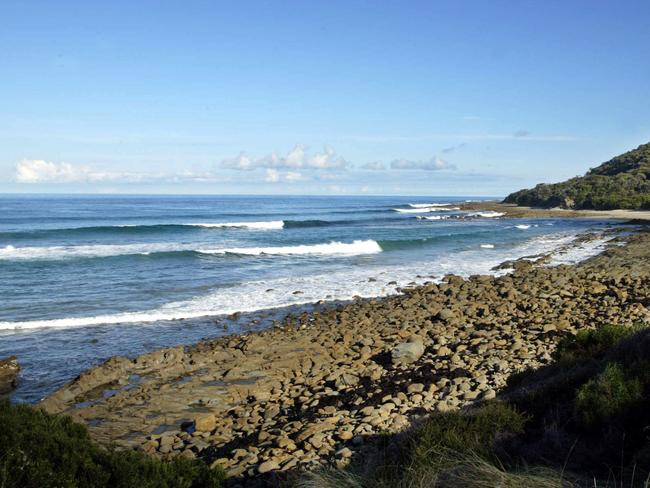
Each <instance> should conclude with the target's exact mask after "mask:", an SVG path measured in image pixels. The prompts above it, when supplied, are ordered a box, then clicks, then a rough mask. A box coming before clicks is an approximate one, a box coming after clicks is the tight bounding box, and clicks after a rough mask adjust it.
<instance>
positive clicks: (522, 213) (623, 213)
mask: <svg viewBox="0 0 650 488" xmlns="http://www.w3.org/2000/svg"><path fill="white" fill-rule="evenodd" d="M458 206H459V207H460V208H461V209H462V210H492V211H495V212H503V213H505V215H504V218H514V219H516V218H522V219H523V218H583V219H615V220H650V210H626V209H616V210H570V209H565V208H559V207H556V208H549V209H545V208H536V207H522V206H519V205H515V204H512V203H501V202H498V201H484V202H467V203H461V204H459V205H458Z"/></svg>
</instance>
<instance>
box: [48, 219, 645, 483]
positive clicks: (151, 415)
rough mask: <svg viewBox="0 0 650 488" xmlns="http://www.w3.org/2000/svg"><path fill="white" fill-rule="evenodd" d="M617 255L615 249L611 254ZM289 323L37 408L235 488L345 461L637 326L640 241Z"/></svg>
mask: <svg viewBox="0 0 650 488" xmlns="http://www.w3.org/2000/svg"><path fill="white" fill-rule="evenodd" d="M623 244H624V245H623ZM508 266H510V267H512V268H514V271H513V272H512V273H510V274H507V275H505V276H501V277H498V278H495V277H492V276H473V277H471V278H469V279H467V280H465V279H463V278H461V277H458V276H453V275H450V276H446V277H444V279H443V281H442V283H438V284H436V283H428V284H425V285H423V286H418V287H413V288H411V289H405V290H403V291H402V294H400V295H396V296H392V297H387V298H382V299H370V300H367V299H366V300H357V301H355V302H353V303H350V304H346V305H341V306H337V307H324V308H323V309H322V310H315V311H313V312H311V313H304V314H301V315H298V316H289V317H287V318H286V319H285V320H284V321H282V322H281V323H278V324H277V325H276V326H275V327H273V328H271V329H268V330H265V331H263V332H259V333H251V334H248V335H245V336H230V337H225V338H220V339H216V340H209V341H204V342H201V343H199V344H197V345H195V346H192V347H177V348H171V349H165V350H161V351H157V352H154V353H150V354H146V355H143V356H140V357H138V358H136V359H134V360H132V359H127V358H113V359H110V360H109V361H107V362H106V363H105V364H103V365H101V366H99V367H96V368H93V369H91V370H89V371H87V372H85V373H83V374H82V375H81V376H80V377H78V378H77V379H75V380H74V381H73V382H71V383H70V384H69V385H67V386H66V387H64V388H62V389H60V390H59V391H57V392H56V393H54V394H53V395H51V396H50V397H48V398H47V399H45V400H44V401H43V402H42V406H43V407H44V408H46V409H47V410H48V411H50V412H55V413H65V414H68V415H70V416H72V417H73V418H75V419H76V420H79V421H83V422H85V423H87V424H88V426H89V428H90V431H91V433H92V435H93V437H94V438H95V439H97V440H100V441H113V442H116V443H118V444H120V445H123V446H128V447H136V448H139V449H142V450H144V451H146V452H149V453H151V454H153V455H157V456H161V457H169V456H185V457H188V458H197V457H198V458H202V459H204V460H205V461H206V462H208V463H211V464H214V465H219V466H222V467H223V468H225V470H226V471H227V472H228V474H229V476H230V477H231V479H232V483H233V484H237V483H243V482H247V483H248V482H249V481H247V480H251V479H255V480H256V481H254V482H253V483H258V482H261V481H259V480H265V481H271V482H273V480H274V479H277V478H278V477H281V476H282V475H281V474H279V473H283V472H288V471H293V470H296V469H311V468H314V467H317V466H321V465H323V464H333V465H335V466H344V465H346V464H347V463H349V462H350V460H351V459H353V458H354V457H355V456H360V455H364V453H367V452H368V451H371V450H372V449H373V445H374V439H375V438H376V436H377V435H378V434H382V433H394V432H399V431H401V430H403V429H405V428H407V427H408V426H409V425H410V424H411V423H413V422H414V421H416V420H417V419H418V418H420V417H421V416H423V415H426V414H427V412H432V411H446V410H450V409H458V408H461V407H463V406H466V405H469V404H471V403H473V402H477V401H481V400H485V399H491V398H494V397H495V396H496V395H497V394H498V392H499V389H500V388H502V387H503V386H504V385H505V383H506V380H507V378H508V377H509V376H510V375H511V374H513V373H515V372H518V371H521V370H524V369H526V368H536V367H539V366H541V365H543V364H546V363H548V362H550V361H551V360H552V358H551V354H552V353H553V351H554V350H555V348H556V344H557V342H558V340H559V339H560V338H561V337H563V336H564V335H566V334H573V333H576V332H577V331H579V330H581V329H590V328H595V327H598V326H600V325H603V324H619V323H631V322H636V321H650V311H649V309H648V307H650V234H648V233H644V232H640V233H638V234H635V235H632V236H621V237H616V238H614V239H613V240H612V241H611V243H610V246H609V248H608V250H606V251H605V252H603V253H602V254H600V255H599V256H597V257H595V258H592V259H590V260H588V261H586V262H584V263H581V264H579V265H576V266H565V265H562V266H557V267H547V266H546V265H545V260H544V259H540V260H537V261H532V260H521V261H517V262H515V263H509V264H508Z"/></svg>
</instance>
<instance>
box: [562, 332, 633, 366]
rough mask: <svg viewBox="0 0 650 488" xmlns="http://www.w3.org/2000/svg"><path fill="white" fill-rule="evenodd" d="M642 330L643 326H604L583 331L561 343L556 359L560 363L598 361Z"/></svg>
mask: <svg viewBox="0 0 650 488" xmlns="http://www.w3.org/2000/svg"><path fill="white" fill-rule="evenodd" d="M642 328H643V326H642V325H632V326H623V325H604V326H602V327H600V328H598V329H595V330H581V331H579V332H578V333H577V334H576V335H575V336H568V337H565V338H564V339H562V340H561V341H560V343H559V344H558V347H557V352H556V358H555V359H556V360H558V361H574V360H578V359H597V358H598V356H602V355H603V354H604V353H606V352H608V351H609V350H610V349H612V348H613V347H614V346H615V345H616V344H617V343H619V342H620V341H621V340H622V339H625V338H626V337H629V336H631V335H634V334H636V333H637V332H639V331H640V330H642Z"/></svg>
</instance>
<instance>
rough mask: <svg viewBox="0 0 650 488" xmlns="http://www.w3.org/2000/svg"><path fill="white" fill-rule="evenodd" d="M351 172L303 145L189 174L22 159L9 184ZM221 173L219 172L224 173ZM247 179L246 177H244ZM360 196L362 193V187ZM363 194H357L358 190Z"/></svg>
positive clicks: (434, 167) (400, 163) (434, 166)
mask: <svg viewBox="0 0 650 488" xmlns="http://www.w3.org/2000/svg"><path fill="white" fill-rule="evenodd" d="M356 169H357V167H356V166H355V165H354V164H353V163H351V162H350V161H348V160H346V159H345V158H343V157H341V156H339V155H337V154H336V152H335V151H334V150H333V149H332V148H331V147H330V146H327V145H326V146H324V148H323V150H322V151H321V152H318V151H316V152H310V151H308V149H307V147H306V146H305V145H303V144H296V145H295V146H294V147H293V149H291V150H290V151H289V152H288V153H287V154H286V155H278V154H277V153H271V154H269V155H267V156H263V157H259V158H254V157H251V156H249V155H248V154H247V153H246V152H244V151H242V152H240V153H239V154H238V155H237V156H235V157H232V158H224V159H223V160H222V161H221V162H220V163H219V164H218V165H216V168H215V169H212V170H208V171H205V172H203V173H194V172H189V171H182V172H175V173H137V172H119V171H110V170H102V169H98V168H94V167H92V166H90V165H78V164H71V163H68V162H53V161H46V160H43V159H23V160H21V161H19V162H18V163H16V165H15V173H14V179H15V181H16V182H17V183H20V184H25V185H34V184H44V183H47V184H69V183H85V184H102V183H153V182H203V183H209V182H225V181H230V182H232V181H237V179H236V177H235V178H233V177H232V176H229V175H227V174H226V173H230V174H232V173H235V174H236V173H241V172H246V173H250V172H256V173H257V174H258V175H259V176H258V180H259V181H260V182H265V183H299V182H305V181H313V180H320V181H326V180H337V179H340V178H341V177H342V173H350V172H353V171H355V170H356ZM358 169H359V170H362V171H364V170H366V171H380V170H381V171H385V170H387V169H391V170H397V171H399V170H407V171H410V170H420V171H456V170H457V168H456V166H455V165H453V164H450V163H449V162H447V161H445V160H443V159H441V158H439V157H437V156H433V157H432V158H430V159H429V160H425V161H414V160H407V159H399V160H393V161H391V162H390V164H385V163H383V162H378V161H375V162H371V163H365V164H362V165H359V166H358ZM224 170H225V171H224ZM245 178H246V179H248V180H250V178H251V177H250V175H249V174H247V175H246V176H245ZM362 188H365V191H368V190H367V187H362ZM362 191H363V190H362Z"/></svg>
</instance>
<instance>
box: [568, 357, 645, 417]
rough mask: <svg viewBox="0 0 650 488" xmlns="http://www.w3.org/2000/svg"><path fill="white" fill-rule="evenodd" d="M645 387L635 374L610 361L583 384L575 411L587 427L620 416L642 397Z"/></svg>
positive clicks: (577, 397)
mask: <svg viewBox="0 0 650 488" xmlns="http://www.w3.org/2000/svg"><path fill="white" fill-rule="evenodd" d="M642 396H643V389H642V387H641V382H640V381H639V379H638V378H636V377H635V376H632V375H630V373H629V372H628V371H626V370H624V369H623V368H622V367H621V366H620V365H619V364H617V363H608V364H607V366H606V367H605V370H604V371H603V372H602V373H601V374H600V375H599V376H598V377H597V378H594V379H592V380H590V381H589V382H587V383H585V384H584V385H583V386H581V387H580V389H579V390H578V393H577V395H576V413H577V415H578V418H579V419H580V420H581V421H582V422H583V424H585V425H586V426H594V425H597V424H599V423H603V422H606V421H607V420H609V419H610V418H612V417H614V416H620V415H622V414H624V413H625V411H626V410H628V409H629V408H631V407H632V406H634V404H635V403H636V402H638V401H639V400H641V398H642Z"/></svg>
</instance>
